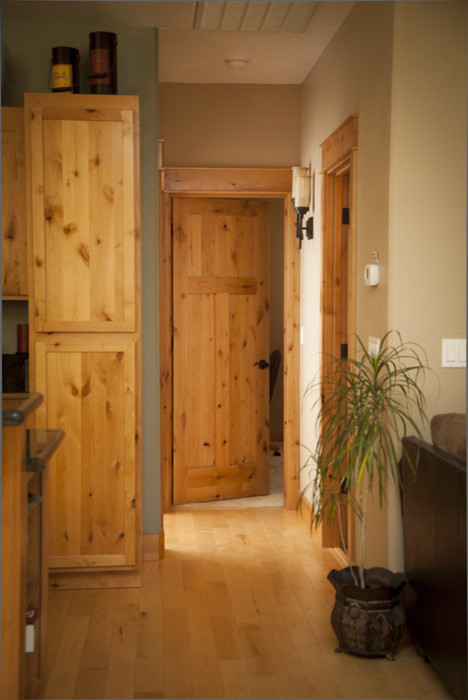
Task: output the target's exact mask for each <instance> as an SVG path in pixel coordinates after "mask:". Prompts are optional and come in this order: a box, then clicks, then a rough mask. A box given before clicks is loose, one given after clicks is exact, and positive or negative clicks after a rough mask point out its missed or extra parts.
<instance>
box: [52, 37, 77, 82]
mask: <svg viewBox="0 0 468 700" xmlns="http://www.w3.org/2000/svg"><path fill="white" fill-rule="evenodd" d="M79 66H80V52H79V51H78V49H74V48H73V47H71V46H54V48H53V49H52V59H51V73H52V92H79V91H80V70H79ZM49 87H50V75H49Z"/></svg>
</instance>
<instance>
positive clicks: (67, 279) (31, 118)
mask: <svg viewBox="0 0 468 700" xmlns="http://www.w3.org/2000/svg"><path fill="white" fill-rule="evenodd" d="M50 97H51V96H50V95H25V123H26V125H27V127H26V149H27V163H28V164H29V165H30V167H29V169H28V174H29V179H30V184H31V228H32V239H33V240H32V248H33V252H32V255H33V266H34V307H35V311H34V313H35V329H36V331H39V332H40V331H48V332H50V331H57V332H60V331H82V332H97V331H100V332H102V331H104V332H115V331H118V332H120V331H129V332H131V331H134V330H135V329H136V321H135V315H136V310H135V306H136V295H135V290H136V247H137V246H136V243H137V238H138V237H139V215H138V201H137V199H138V197H137V192H138V155H137V154H138V148H137V140H138V139H137V136H138V126H137V123H138V122H137V113H138V101H137V98H134V97H131V98H130V97H120V96H118V97H115V98H111V100H110V101H109V99H108V100H106V101H102V100H97V101H96V100H95V98H96V97H104V96H96V95H93V96H92V100H91V96H89V95H73V96H72V99H73V98H77V97H78V98H79V99H78V100H77V101H76V100H73V102H72V103H70V96H64V95H61V96H58V95H54V96H53V97H55V98H56V99H55V101H52V102H51V100H50ZM105 97H107V98H108V97H109V96H105ZM91 104H92V105H93V106H92V107H91ZM67 105H70V107H72V109H70V110H69V111H68V112H67V110H66V107H67ZM60 106H62V108H63V109H62V111H60V110H58V107H60ZM119 106H120V109H118V107H119Z"/></svg>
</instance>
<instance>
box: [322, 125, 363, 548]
mask: <svg viewBox="0 0 468 700" xmlns="http://www.w3.org/2000/svg"><path fill="white" fill-rule="evenodd" d="M321 147H322V173H323V192H322V194H323V196H322V212H323V227H322V263H323V274H322V304H321V306H322V309H321V310H322V360H321V373H322V375H325V374H326V372H327V367H328V364H329V362H330V358H338V357H340V356H343V355H344V354H345V353H346V355H345V356H350V357H354V355H355V331H356V195H357V148H358V116H357V115H352V116H351V117H349V119H347V120H346V121H345V122H344V123H343V124H342V125H341V126H340V127H338V129H336V131H334V132H333V133H332V134H331V135H330V136H329V137H328V138H327V139H326V141H324V142H323V143H322V144H321ZM344 208H345V209H347V210H348V212H347V215H345V216H344V215H343V209H344ZM344 346H346V347H344ZM340 486H341V485H340V484H336V488H340ZM348 511H349V508H348V510H346V509H345V508H343V510H342V512H341V513H342V524H343V528H344V540H345V545H346V546H347V548H348V551H349V553H350V555H351V557H352V556H353V554H354V530H353V528H354V525H353V523H354V521H353V518H352V517H350V516H351V514H350V512H348ZM322 544H323V546H324V547H341V546H342V544H343V543H342V538H341V533H340V526H339V522H338V518H336V521H334V522H323V523H322Z"/></svg>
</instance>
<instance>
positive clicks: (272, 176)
mask: <svg viewBox="0 0 468 700" xmlns="http://www.w3.org/2000/svg"><path fill="white" fill-rule="evenodd" d="M174 197H178V198H180V197H182V198H183V197H187V198H190V197H191V198H193V197H197V198H200V197H201V198H203V197H211V198H213V197H220V198H244V197H245V198H248V199H260V200H273V199H275V200H280V201H282V215H283V222H284V223H283V229H284V236H283V242H284V246H283V248H284V265H283V279H284V295H283V300H284V301H283V304H284V333H283V341H282V344H283V347H282V350H283V371H282V376H283V378H284V399H283V410H284V420H283V457H284V493H285V501H284V504H285V506H286V507H288V508H294V507H295V505H296V502H297V495H298V470H299V440H298V436H299V388H298V387H299V323H298V316H299V304H298V298H299V296H298V288H299V251H298V248H297V244H296V241H295V237H294V211H293V208H292V203H291V170H290V169H289V168H288V169H283V168H281V169H227V168H226V169H223V168H216V169H209V168H208V169H207V168H165V169H162V170H161V207H160V211H161V236H160V365H161V383H160V386H161V473H162V511H163V512H165V511H166V512H167V511H168V510H169V509H170V507H171V505H172V468H173V452H172V435H173V418H172V411H173V364H172V363H173V359H174V357H173V318H172V298H171V290H172V239H171V225H172V203H173V201H172V200H173V198H174Z"/></svg>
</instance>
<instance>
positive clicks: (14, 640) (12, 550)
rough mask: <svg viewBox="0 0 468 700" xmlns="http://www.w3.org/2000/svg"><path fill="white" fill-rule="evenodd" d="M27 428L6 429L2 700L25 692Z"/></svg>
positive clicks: (3, 452) (3, 481) (4, 454)
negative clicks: (25, 471)
mask: <svg viewBox="0 0 468 700" xmlns="http://www.w3.org/2000/svg"><path fill="white" fill-rule="evenodd" d="M25 468H26V433H25V426H24V424H23V425H19V426H15V427H3V428H2V571H1V586H2V601H1V603H2V604H1V625H2V635H1V658H2V664H1V673H0V691H1V696H2V698H21V697H24V692H25V654H24V615H25V610H26V572H27V559H26V542H27V532H26V523H27V512H26V507H27V481H26V480H25V474H24V471H23V470H25Z"/></svg>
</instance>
